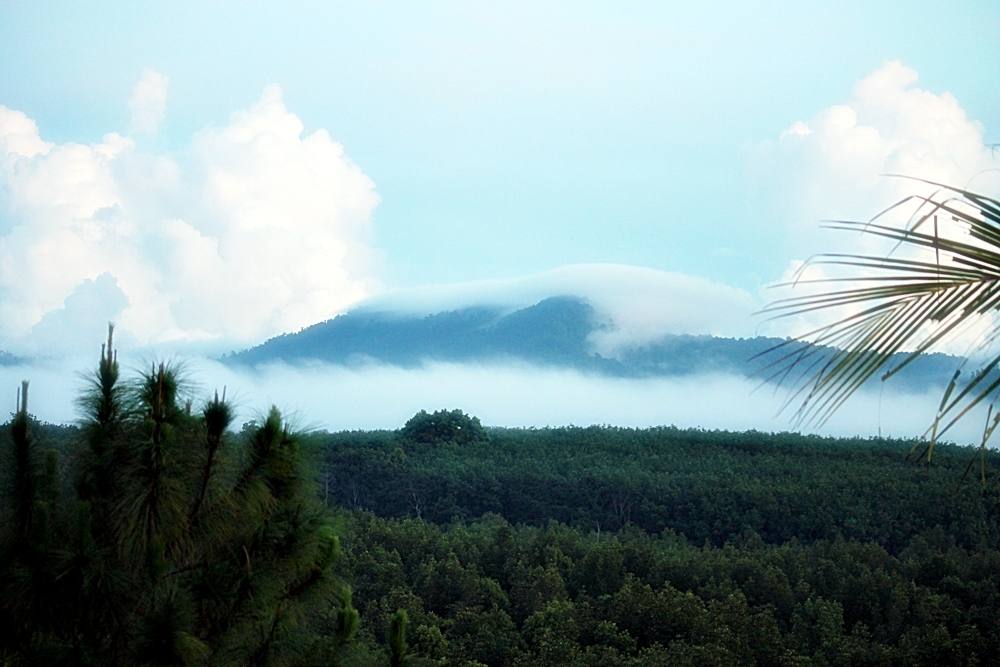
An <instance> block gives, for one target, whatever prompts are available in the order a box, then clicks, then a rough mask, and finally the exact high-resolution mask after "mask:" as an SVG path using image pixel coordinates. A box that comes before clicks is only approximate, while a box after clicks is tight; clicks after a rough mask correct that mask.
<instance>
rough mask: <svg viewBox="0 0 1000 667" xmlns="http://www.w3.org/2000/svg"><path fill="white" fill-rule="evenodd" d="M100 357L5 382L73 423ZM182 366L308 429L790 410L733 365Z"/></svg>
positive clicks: (888, 426) (838, 431)
mask: <svg viewBox="0 0 1000 667" xmlns="http://www.w3.org/2000/svg"><path fill="white" fill-rule="evenodd" d="M96 349H99V348H95V350H96ZM94 357H95V353H94V351H91V353H90V354H88V355H86V356H85V357H80V358H77V359H76V360H73V361H69V362H68V361H67V360H58V361H56V360H52V361H49V362H45V363H41V364H34V365H31V366H0V388H10V389H11V392H10V393H9V394H8V395H9V396H10V399H9V400H10V401H11V403H13V400H14V394H13V388H14V387H17V386H18V384H19V383H20V381H21V379H22V378H29V379H30V380H31V387H32V391H31V395H32V404H31V411H32V412H33V413H34V414H36V415H37V416H38V417H39V418H41V419H44V420H47V421H53V422H71V421H73V420H74V419H75V418H76V417H78V412H77V408H76V407H75V403H74V399H75V398H76V396H77V395H78V393H79V391H80V390H81V389H82V388H83V385H84V381H83V380H82V379H81V376H80V375H79V374H75V373H73V372H72V370H69V369H74V370H77V371H88V372H92V370H93V368H94V361H93V359H94ZM122 365H123V368H124V370H125V375H126V377H132V376H134V369H136V368H146V367H147V365H146V363H144V362H140V361H139V360H138V359H136V358H135V357H134V355H132V356H128V355H127V356H126V357H125V358H123V360H122ZM185 370H186V372H187V376H188V378H189V380H190V381H191V382H192V384H193V387H194V390H195V391H194V396H193V398H194V399H195V400H196V402H197V401H200V400H204V399H205V398H207V397H208V396H209V395H210V394H211V391H212V390H213V389H217V388H218V389H221V388H222V387H226V388H227V394H228V395H229V396H230V397H231V398H232V399H234V401H235V407H236V409H237V413H238V416H237V420H236V423H237V424H239V423H242V422H243V421H245V420H247V419H251V418H253V417H255V416H258V415H259V414H261V412H263V411H265V410H266V409H267V408H268V406H270V405H272V404H274V405H278V406H279V407H280V408H281V409H282V411H284V412H285V414H286V415H289V416H290V417H291V418H292V419H293V421H295V422H297V424H298V425H299V426H301V427H305V428H327V429H331V430H341V429H371V428H390V429H391V428H399V427H400V426H402V424H403V423H405V421H406V420H407V419H408V418H410V417H411V416H412V415H413V414H414V413H415V412H417V411H418V410H421V409H426V410H436V409H440V408H449V409H451V408H460V409H462V410H465V411H467V412H469V413H471V414H473V415H476V416H478V417H480V418H481V419H482V421H483V423H484V424H487V425H491V426H561V425H566V424H577V425H581V426H584V425H589V424H615V425H619V426H637V427H645V426H654V425H660V424H676V425H678V426H684V427H696V428H723V429H732V430H740V431H741V430H744V429H751V428H752V429H758V430H761V431H785V430H787V429H788V428H789V427H790V418H789V416H788V415H787V414H781V415H778V414H777V411H778V409H779V407H780V406H781V404H782V403H783V401H784V399H785V395H784V393H783V392H777V393H776V392H772V391H754V389H755V388H756V387H757V382H756V381H754V380H749V379H746V378H740V377H734V376H727V375H693V376H684V377H669V378H650V379H622V378H609V377H604V376H600V375H587V374H582V373H579V372H576V371H572V370H561V369H553V368H538V367H533V366H530V365H477V364H441V363H435V364H428V365H426V366H422V367H420V368H415V369H404V368H399V367H393V366H370V367H363V368H346V367H343V366H330V365H325V364H315V365H305V366H292V365H286V364H274V365H268V366H264V367H261V368H258V369H255V370H247V369H245V368H233V367H227V366H224V365H222V364H219V363H218V362H215V361H210V360H206V359H200V358H197V357H196V358H190V359H188V360H187V361H186V365H185ZM706 397H708V398H706ZM940 400H941V397H940V393H939V392H938V390H936V389H932V390H929V391H928V392H927V393H925V394H909V393H899V392H894V391H893V389H892V387H888V388H887V389H886V391H885V392H884V393H883V394H881V395H880V394H879V393H878V392H875V391H870V390H861V391H860V392H859V393H858V394H857V395H856V396H854V397H852V398H851V399H850V400H849V401H848V402H847V403H846V404H845V405H844V407H843V409H842V410H841V411H839V412H838V413H837V414H836V415H835V416H834V417H833V419H832V420H831V421H830V422H829V423H828V424H826V425H825V426H824V427H823V428H822V429H819V432H820V433H823V434H827V435H839V436H853V435H858V434H860V435H863V436H865V435H876V434H877V433H879V432H881V433H882V435H885V436H897V437H913V436H919V435H920V434H921V433H923V431H924V430H925V429H926V428H927V426H928V421H929V419H928V417H927V415H930V414H933V412H934V409H935V408H936V407H937V404H938V402H939V401H940ZM719 406H724V409H720V407H719ZM981 417H982V415H981V414H973V415H970V418H968V419H966V420H964V421H963V422H961V423H960V424H959V426H958V427H957V428H956V429H954V430H953V431H951V432H949V433H948V434H947V436H946V437H947V438H948V439H951V440H955V441H957V442H960V443H970V442H971V443H974V444H978V438H979V437H980V436H981V433H982V423H983V422H982V419H981ZM810 430H811V429H810Z"/></svg>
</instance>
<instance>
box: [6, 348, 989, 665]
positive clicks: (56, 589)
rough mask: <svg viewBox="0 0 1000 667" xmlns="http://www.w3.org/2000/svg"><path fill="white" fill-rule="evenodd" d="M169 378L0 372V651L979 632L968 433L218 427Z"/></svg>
mask: <svg viewBox="0 0 1000 667" xmlns="http://www.w3.org/2000/svg"><path fill="white" fill-rule="evenodd" d="M106 349H110V345H109V346H106ZM183 384H184V383H183V375H182V374H180V373H178V372H177V371H176V369H171V368H170V367H169V366H158V367H154V368H152V369H151V370H150V371H149V372H148V373H145V374H142V375H140V376H139V377H138V378H135V379H134V380H130V381H128V382H123V381H121V380H119V379H118V377H117V363H116V361H115V360H114V357H113V355H111V354H108V353H105V354H102V359H101V367H100V369H99V372H98V374H97V375H96V376H95V378H94V383H93V385H92V387H91V389H90V390H89V391H88V392H87V393H86V395H85V396H84V397H83V399H82V401H81V407H82V409H83V411H84V414H85V419H84V420H83V422H82V423H81V424H80V425H79V426H76V427H55V426H50V425H45V424H40V423H38V422H36V421H35V420H34V419H33V418H31V416H30V413H29V412H28V410H27V403H28V402H27V401H26V400H20V401H19V405H18V406H17V410H16V412H15V413H14V415H13V417H12V420H11V421H10V422H9V423H8V424H7V425H5V426H4V427H3V428H2V429H0V471H2V474H3V480H2V482H3V486H2V491H3V504H2V506H0V512H2V516H0V573H2V577H0V587H2V590H0V627H3V628H4V632H2V633H0V665H5V666H6V665H30V664H53V665H55V664H67V665H106V664H107V665H115V664H121V665H126V664H127V665H131V664H140V665H177V664H187V665H217V664H219V665H225V664H233V665H244V664H256V665H360V666H364V665H372V666H374V665H407V666H410V667H420V666H422V665H423V666H427V665H442V666H444V665H467V666H472V665H518V666H525V667H527V666H529V665H530V666H533V665H593V666H595V667H596V666H598V665H600V666H609V667H615V666H619V665H629V666H635V667H639V666H645V665H752V664H757V665H897V664H907V665H910V664H912V665H951V664H958V665H987V664H995V661H996V656H997V655H1000V628H998V625H997V621H996V619H997V618H998V617H1000V488H998V485H997V483H996V480H995V479H994V478H993V477H992V476H989V477H987V480H986V483H985V485H984V484H982V483H981V481H980V475H979V471H980V463H982V462H981V461H980V460H979V459H978V458H977V457H978V455H979V453H978V452H977V451H975V450H972V449H969V448H960V447H954V446H940V447H939V449H938V451H937V452H936V455H935V460H934V465H933V466H930V467H926V466H921V465H915V464H913V463H909V462H907V460H906V453H907V451H908V450H909V448H910V447H911V446H912V444H913V443H907V442H899V441H882V440H875V439H870V440H860V439H854V440H852V439H831V438H819V437H803V436H798V435H790V434H783V435H768V434H762V433H757V432H748V433H726V432H717V431H702V430H681V429H676V428H655V429H623V428H612V427H591V428H559V429H485V428H483V426H482V425H481V424H480V423H479V421H478V420H477V419H475V418H473V417H469V416H468V415H465V414H464V413H462V412H461V411H458V410H452V411H444V410H442V411H438V412H434V413H426V412H420V413H418V414H417V415H415V416H414V417H413V418H412V419H411V420H409V421H408V422H407V423H406V424H405V425H404V426H403V427H402V428H401V429H400V430H398V431H373V432H345V433H334V434H330V433H322V432H319V433H311V434H304V433H297V432H295V431H293V430H292V429H290V428H289V427H288V426H287V424H286V423H285V421H284V420H283V419H282V418H281V415H280V414H279V413H278V412H277V411H276V410H272V411H271V412H270V413H268V414H267V415H264V416H262V417H261V418H260V419H258V420H256V421H252V422H249V423H247V424H244V425H243V426H242V428H239V429H237V428H234V427H233V425H232V424H231V422H232V412H231V409H230V407H229V404H228V403H227V402H226V401H225V399H224V397H222V398H220V397H218V396H213V397H210V398H209V399H208V400H205V401H202V402H200V403H199V402H192V401H190V400H188V399H187V398H186V396H187V393H185V392H184V391H183ZM984 462H985V463H986V464H987V466H988V468H987V470H996V469H997V468H998V467H1000V460H998V457H997V455H996V454H990V455H989V456H988V457H987V459H986V460H985V461H984ZM970 463H971V464H972V466H971V471H972V473H971V474H970V475H969V478H968V479H965V480H964V481H963V473H964V472H966V469H967V468H968V467H969V464H970ZM324 504H325V505H326V507H325V508H324V507H323V505H324Z"/></svg>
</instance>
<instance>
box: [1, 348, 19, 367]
mask: <svg viewBox="0 0 1000 667" xmlns="http://www.w3.org/2000/svg"><path fill="white" fill-rule="evenodd" d="M22 361H23V359H21V358H20V357H16V356H14V355H13V354H11V353H10V352H4V351H3V350H0V366H14V365H15V364H19V363H21V362H22Z"/></svg>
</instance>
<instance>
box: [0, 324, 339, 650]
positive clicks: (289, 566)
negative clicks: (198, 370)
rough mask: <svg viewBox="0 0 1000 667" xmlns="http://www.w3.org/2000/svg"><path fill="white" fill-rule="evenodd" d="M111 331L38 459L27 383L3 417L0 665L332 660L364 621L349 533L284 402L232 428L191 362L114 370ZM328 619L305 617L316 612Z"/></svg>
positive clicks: (228, 412)
mask: <svg viewBox="0 0 1000 667" xmlns="http://www.w3.org/2000/svg"><path fill="white" fill-rule="evenodd" d="M112 334H113V330H112V329H111V328H109V332H108V340H107V343H106V344H105V345H104V346H103V348H102V351H101V358H100V362H99V364H98V369H97V372H96V374H95V375H94V376H93V378H92V379H91V383H90V386H89V388H88V389H87V391H86V392H85V393H84V394H83V396H82V397H81V398H80V406H81V408H82V409H83V411H84V420H83V423H82V427H81V429H80V430H79V434H80V437H79V438H78V440H77V441H76V442H74V443H72V445H71V446H69V447H68V448H67V449H66V451H60V452H54V451H53V452H48V453H47V454H46V455H45V456H44V457H42V456H41V453H40V452H39V451H37V449H38V447H37V446H36V443H35V441H34V439H33V436H32V432H33V430H34V428H35V426H36V422H35V421H34V419H33V418H32V417H31V415H30V413H29V412H28V385H27V383H25V384H24V385H23V386H22V389H21V391H20V393H19V399H18V405H17V410H16V412H15V414H14V416H13V418H12V420H11V422H10V429H9V430H10V437H9V439H10V448H11V450H12V454H13V456H12V457H11V458H12V461H13V465H12V466H11V473H10V475H9V477H10V479H8V480H5V481H6V482H7V484H6V485H5V488H4V492H5V493H4V501H5V502H4V505H3V509H2V510H0V511H2V512H3V514H4V515H5V516H3V521H2V522H0V525H2V526H3V529H2V535H0V573H2V580H0V586H2V591H0V626H2V627H4V628H7V631H6V632H3V633H0V635H2V639H0V662H2V663H3V664H5V665H7V664H9V665H33V664H67V665H69V664H72V665H201V664H211V665H263V664H307V663H309V662H310V661H316V662H318V663H320V664H330V663H331V662H335V661H336V655H337V651H338V649H339V648H340V647H342V646H343V645H344V644H346V643H347V642H349V641H350V640H351V638H352V637H353V635H354V632H355V631H356V629H357V612H355V611H354V610H353V608H352V607H351V601H350V592H349V591H348V590H347V589H346V587H345V586H344V585H343V584H342V583H340V582H339V581H338V580H337V579H336V577H335V576H334V573H333V565H334V563H335V561H336V559H337V557H338V553H339V544H338V540H337V537H336V536H335V535H334V532H333V529H332V527H331V525H330V521H329V519H328V516H327V514H326V512H325V510H324V508H323V507H322V506H321V504H320V503H319V501H318V497H317V495H316V493H315V489H314V488H313V479H312V478H311V476H310V471H309V470H308V469H307V468H306V467H305V466H304V464H303V456H302V452H301V448H300V438H299V436H298V434H297V433H296V432H295V431H294V430H292V429H291V428H290V426H289V425H288V423H287V422H286V421H285V420H284V419H283V418H282V416H281V413H280V412H279V411H278V410H277V408H271V410H270V412H269V413H268V414H267V416H266V417H265V418H264V419H262V420H261V423H259V424H257V423H253V424H251V425H250V427H249V428H246V429H244V432H243V433H242V434H240V435H239V436H236V435H235V434H233V433H232V432H231V431H230V430H229V427H230V425H231V422H232V419H233V410H232V407H231V405H230V404H229V403H228V402H227V400H226V398H225V393H224V392H223V395H222V396H221V397H220V396H219V395H218V394H217V393H216V394H215V395H214V396H213V397H212V398H211V399H210V400H208V401H206V402H205V403H204V405H203V407H202V408H201V410H199V411H194V410H192V406H191V403H190V402H185V401H183V400H182V395H183V394H184V390H185V383H184V378H183V374H182V373H181V372H180V370H179V369H178V368H177V367H176V366H172V365H170V364H164V363H161V364H157V365H154V366H153V367H151V368H150V369H149V370H148V371H147V372H145V373H143V374H141V375H140V376H139V377H138V378H137V379H136V380H135V381H134V382H131V383H123V382H122V381H121V380H120V373H119V367H118V360H117V355H116V353H115V350H114V347H113V338H112ZM331 608H334V609H336V610H338V611H336V622H335V626H336V628H335V632H333V633H332V634H331V635H330V636H323V635H320V634H318V633H316V632H314V631H313V629H312V623H313V618H314V616H315V614H314V612H315V611H316V610H321V611H327V612H328V610H329V609H331Z"/></svg>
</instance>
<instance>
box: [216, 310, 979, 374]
mask: <svg viewBox="0 0 1000 667" xmlns="http://www.w3.org/2000/svg"><path fill="white" fill-rule="evenodd" d="M612 326H613V325H612V323H610V322H609V321H607V320H606V319H604V318H602V317H601V315H600V314H599V313H598V312H596V311H595V309H594V308H593V307H592V306H591V305H590V304H589V303H587V302H586V301H584V300H581V299H579V298H575V297H552V298H548V299H544V300H542V301H540V302H538V303H536V304H534V305H532V306H528V307H525V308H520V309H514V310H504V309H500V308H497V307H493V306H489V307H488V306H480V307H469V308H463V309H459V310H452V311H444V312H440V313H434V314H431V315H408V314H403V313H395V312H384V311H370V310H366V309H358V310H354V311H350V312H348V313H345V314H343V315H340V316H338V317H335V318H334V319H332V320H328V321H326V322H321V323H319V324H315V325H313V326H310V327H307V328H305V329H303V330H302V331H299V332H297V333H288V334H284V335H281V336H278V337H276V338H272V339H270V340H268V341H266V342H264V343H262V344H261V345H258V346H256V347H253V348H250V349H248V350H243V351H242V352H238V353H235V354H231V355H228V356H227V357H225V361H226V362H227V363H230V364H249V365H255V364H267V363H275V362H289V363H295V362H302V361H324V362H328V363H333V364H341V365H364V364H368V363H380V364H390V365H394V366H403V367H413V366H419V365H421V364H424V363H426V362H433V361H444V362H457V363H463V362H476V363H504V362H509V361H516V362H521V363H524V362H527V363H531V364H536V365H541V366H549V367H558V368H572V369H575V370H578V371H581V372H586V373H598V374H602V375H607V376H611V377H632V378H642V377H670V376H683V375H694V374H705V373H726V374H731V375H737V376H753V377H755V378H758V379H766V378H769V376H770V374H769V372H768V370H767V368H766V364H765V363H764V362H762V361H758V360H755V359H754V357H755V356H756V355H758V354H760V353H762V352H764V351H766V350H768V349H770V348H772V347H774V346H775V345H778V344H779V343H782V340H781V339H777V338H768V337H764V336H758V337H753V338H721V337H716V336H708V335H697V336H695V335H678V334H675V333H672V332H669V331H664V332H662V335H661V336H660V337H659V338H657V339H655V340H653V341H650V342H647V343H644V344H642V345H637V346H623V347H621V348H620V349H616V350H614V351H613V352H611V351H604V353H603V354H602V353H601V352H600V351H598V350H596V349H595V346H594V342H593V336H594V335H595V334H599V333H601V332H605V331H607V330H608V328H609V327H612ZM803 347H804V344H802V343H794V342H793V343H789V344H788V351H795V350H801V349H802V348H803ZM831 354H832V349H831V348H820V349H819V350H818V354H817V355H816V357H814V358H813V359H811V361H815V360H816V358H817V357H818V358H823V359H826V358H829V357H830V356H831ZM903 357H904V355H902V354H898V353H897V355H895V359H894V361H899V360H902V359H903ZM960 361H961V360H960V359H958V358H956V357H951V356H948V355H944V354H927V355H924V356H922V357H920V358H919V359H917V360H916V361H914V362H913V363H912V364H910V365H908V366H907V367H906V368H904V369H903V370H902V371H901V372H900V373H899V374H898V376H896V377H895V378H893V381H892V387H894V388H897V389H903V390H910V391H921V392H922V391H926V390H927V389H928V387H936V386H938V385H940V384H941V383H942V382H946V381H947V379H948V378H949V377H951V374H952V373H953V372H954V370H955V368H956V367H957V366H958V364H959V363H960Z"/></svg>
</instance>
